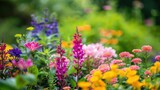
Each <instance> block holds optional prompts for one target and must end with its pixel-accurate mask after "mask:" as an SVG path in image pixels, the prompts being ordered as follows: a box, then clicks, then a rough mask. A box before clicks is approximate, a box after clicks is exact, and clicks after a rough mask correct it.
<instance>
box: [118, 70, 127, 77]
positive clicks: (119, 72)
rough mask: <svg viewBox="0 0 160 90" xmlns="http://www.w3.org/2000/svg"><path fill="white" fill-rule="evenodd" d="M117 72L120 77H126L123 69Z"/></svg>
mask: <svg viewBox="0 0 160 90" xmlns="http://www.w3.org/2000/svg"><path fill="white" fill-rule="evenodd" d="M118 74H119V76H120V77H126V72H125V71H124V70H118Z"/></svg>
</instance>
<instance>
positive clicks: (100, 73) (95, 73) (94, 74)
mask: <svg viewBox="0 0 160 90" xmlns="http://www.w3.org/2000/svg"><path fill="white" fill-rule="evenodd" d="M93 76H97V77H98V78H101V77H102V72H101V71H100V70H96V71H95V72H94V73H93Z"/></svg>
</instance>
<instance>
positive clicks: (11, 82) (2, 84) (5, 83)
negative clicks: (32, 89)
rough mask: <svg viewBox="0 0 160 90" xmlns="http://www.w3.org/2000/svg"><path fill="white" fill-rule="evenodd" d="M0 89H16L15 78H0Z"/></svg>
mask: <svg viewBox="0 0 160 90" xmlns="http://www.w3.org/2000/svg"><path fill="white" fill-rule="evenodd" d="M0 90H17V88H16V81H15V79H14V78H9V79H6V80H0Z"/></svg>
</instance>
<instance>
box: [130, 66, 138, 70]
mask: <svg viewBox="0 0 160 90" xmlns="http://www.w3.org/2000/svg"><path fill="white" fill-rule="evenodd" d="M139 68H140V67H139V66H137V65H132V66H130V69H131V70H138V69H139Z"/></svg>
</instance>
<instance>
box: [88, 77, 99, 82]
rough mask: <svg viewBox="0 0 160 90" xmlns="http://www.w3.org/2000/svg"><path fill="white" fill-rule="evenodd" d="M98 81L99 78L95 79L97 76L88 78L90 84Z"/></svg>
mask: <svg viewBox="0 0 160 90" xmlns="http://www.w3.org/2000/svg"><path fill="white" fill-rule="evenodd" d="M98 80H99V77H97V76H92V77H91V78H90V81H91V82H97V81H98Z"/></svg>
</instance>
